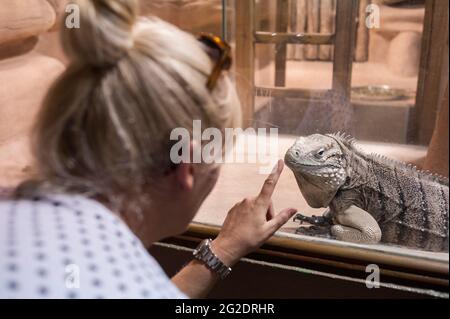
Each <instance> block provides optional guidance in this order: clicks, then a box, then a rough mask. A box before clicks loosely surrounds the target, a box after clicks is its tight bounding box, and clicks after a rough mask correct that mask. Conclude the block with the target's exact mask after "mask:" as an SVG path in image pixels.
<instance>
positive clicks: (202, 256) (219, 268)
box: [194, 239, 231, 279]
mask: <svg viewBox="0 0 450 319" xmlns="http://www.w3.org/2000/svg"><path fill="white" fill-rule="evenodd" d="M211 242H212V240H211V239H205V240H203V241H202V242H201V243H200V244H199V245H198V247H197V248H196V249H195V250H194V257H195V258H196V259H198V260H200V261H201V262H203V263H204V264H205V265H206V266H207V267H208V268H209V269H211V270H213V271H214V272H216V273H217V274H218V275H219V276H220V278H221V279H224V278H225V277H226V276H228V275H229V274H230V272H231V268H230V267H228V266H227V265H225V264H224V263H223V262H222V261H221V260H220V259H219V258H218V257H217V256H216V255H215V254H214V253H213V251H212V250H211Z"/></svg>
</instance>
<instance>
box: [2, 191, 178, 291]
mask: <svg viewBox="0 0 450 319" xmlns="http://www.w3.org/2000/svg"><path fill="white" fill-rule="evenodd" d="M0 298H33V299H34V298H57V299H60V298H83V299H85V298H86V299H90V298H171V299H178V298H186V296H185V295H184V294H183V293H181V292H180V291H179V290H178V288H177V287H176V286H175V285H174V284H173V283H172V282H171V281H170V279H169V278H168V277H167V275H166V274H165V273H164V271H163V270H162V269H161V267H160V266H159V264H158V263H157V262H156V261H155V260H154V259H153V257H152V256H150V254H149V253H148V252H147V250H146V249H145V248H144V246H143V245H142V244H141V242H140V241H139V239H138V238H137V237H136V236H135V235H134V234H133V233H132V232H131V230H130V229H129V228H128V227H127V225H126V224H125V223H124V222H123V221H122V220H121V219H120V218H118V217H117V216H115V215H114V214H113V213H112V212H111V211H109V210H108V209H107V208H106V207H105V206H103V205H101V204H100V203H98V202H96V201H94V200H91V199H87V198H85V197H82V196H76V195H47V196H42V197H37V198H34V199H29V200H28V199H20V200H1V201H0Z"/></svg>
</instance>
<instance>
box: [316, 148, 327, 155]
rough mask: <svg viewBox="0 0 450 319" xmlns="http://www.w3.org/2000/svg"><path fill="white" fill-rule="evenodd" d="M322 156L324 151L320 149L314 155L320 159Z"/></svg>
mask: <svg viewBox="0 0 450 319" xmlns="http://www.w3.org/2000/svg"><path fill="white" fill-rule="evenodd" d="M323 154H325V150H324V149H323V148H322V149H320V150H319V151H318V152H317V153H316V155H317V156H318V157H322V156H323Z"/></svg>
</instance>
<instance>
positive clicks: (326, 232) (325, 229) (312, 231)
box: [294, 209, 333, 238]
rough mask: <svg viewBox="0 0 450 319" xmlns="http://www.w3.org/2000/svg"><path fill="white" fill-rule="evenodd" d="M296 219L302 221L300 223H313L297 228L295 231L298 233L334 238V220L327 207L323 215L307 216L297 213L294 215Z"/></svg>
mask: <svg viewBox="0 0 450 319" xmlns="http://www.w3.org/2000/svg"><path fill="white" fill-rule="evenodd" d="M294 221H300V224H303V223H304V222H306V223H308V224H311V225H313V226H310V227H299V228H297V230H296V231H295V233H296V234H301V235H308V236H318V237H325V238H333V236H332V235H331V225H333V220H332V218H331V213H330V210H329V209H327V210H326V211H325V212H324V213H323V215H322V216H315V215H312V216H305V215H302V214H297V215H295V217H294Z"/></svg>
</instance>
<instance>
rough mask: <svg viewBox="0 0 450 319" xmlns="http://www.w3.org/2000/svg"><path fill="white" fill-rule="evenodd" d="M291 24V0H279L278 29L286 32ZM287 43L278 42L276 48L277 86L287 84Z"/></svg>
mask: <svg viewBox="0 0 450 319" xmlns="http://www.w3.org/2000/svg"><path fill="white" fill-rule="evenodd" d="M238 2H239V1H238ZM288 26H289V1H288V0H277V18H276V31H277V32H281V33H286V32H287V31H288ZM286 60H287V44H286V43H278V44H277V47H276V50H275V86H280V87H282V86H285V84H286Z"/></svg>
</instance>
